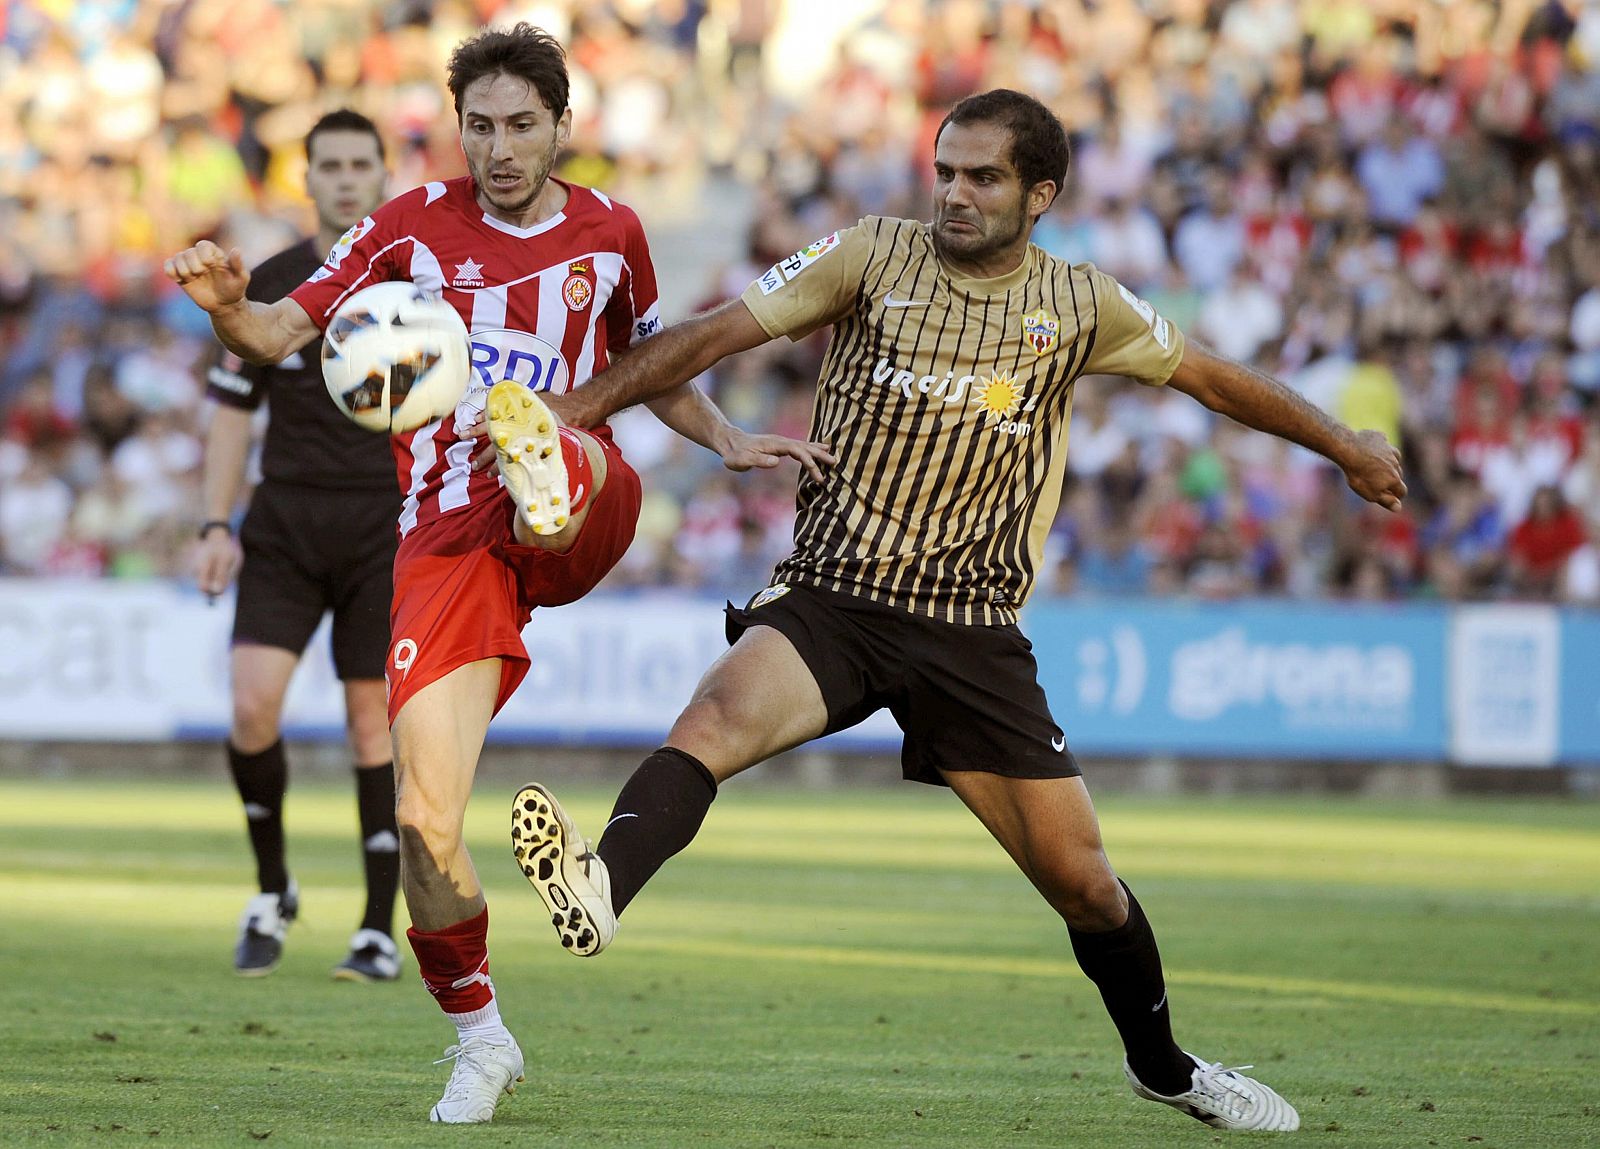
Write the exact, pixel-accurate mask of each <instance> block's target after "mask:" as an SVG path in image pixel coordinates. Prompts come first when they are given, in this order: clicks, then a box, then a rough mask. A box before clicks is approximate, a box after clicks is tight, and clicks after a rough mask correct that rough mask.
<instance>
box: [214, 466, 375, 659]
mask: <svg viewBox="0 0 1600 1149" xmlns="http://www.w3.org/2000/svg"><path fill="white" fill-rule="evenodd" d="M399 512H400V501H399V496H398V495H397V494H396V493H395V492H393V491H335V490H328V489H326V488H322V487H299V486H291V485H289V484H286V483H271V482H267V483H262V484H261V486H260V487H258V488H257V489H256V492H255V495H254V496H253V497H252V498H251V500H250V510H249V513H248V514H246V515H245V517H244V526H243V528H241V530H240V531H239V543H240V545H241V546H242V547H243V548H244V566H243V567H242V568H241V569H240V571H239V596H238V603H237V606H236V608H235V611H234V616H233V641H234V642H235V643H259V644H261V645H263V646H276V647H280V648H282V649H284V650H288V651H292V652H293V653H295V654H297V655H298V654H301V653H302V652H304V650H305V648H306V643H308V642H310V641H311V635H312V634H313V633H314V632H315V631H316V629H317V624H318V623H320V622H321V621H322V616H323V614H324V613H325V612H327V611H330V610H331V611H332V612H333V665H334V669H335V670H336V671H337V672H338V674H339V677H340V678H341V679H344V680H345V681H349V680H350V679H353V678H382V677H383V666H384V662H385V661H386V660H387V658H388V656H389V600H390V598H391V597H392V596H393V593H394V552H395V545H396V542H397V539H396V537H395V519H396V518H397V517H398V515H399Z"/></svg>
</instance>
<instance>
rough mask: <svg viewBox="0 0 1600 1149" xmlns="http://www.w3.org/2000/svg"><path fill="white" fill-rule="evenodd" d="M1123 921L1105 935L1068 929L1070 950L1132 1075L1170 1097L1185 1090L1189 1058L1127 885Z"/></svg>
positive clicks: (1150, 936)
mask: <svg viewBox="0 0 1600 1149" xmlns="http://www.w3.org/2000/svg"><path fill="white" fill-rule="evenodd" d="M1122 888H1123V889H1124V890H1126V891H1127V894H1128V920H1127V921H1125V922H1123V923H1122V924H1121V925H1120V926H1118V927H1117V928H1116V929H1114V930H1108V931H1107V932H1105V933H1083V932H1082V931H1079V930H1075V929H1072V928H1071V927H1068V929H1067V933H1068V934H1069V935H1070V936H1071V938H1072V952H1073V955H1074V956H1075V957H1077V959H1078V964H1079V965H1080V966H1082V967H1083V972H1084V973H1086V974H1088V975H1089V980H1090V981H1092V982H1094V984H1095V986H1096V987H1097V988H1098V989H1099V990H1100V997H1101V999H1102V1000H1103V1001H1104V1002H1105V1003H1106V1012H1107V1013H1109V1014H1110V1015H1111V1020H1112V1022H1113V1024H1115V1025H1116V1027H1117V1032H1118V1033H1120V1034H1121V1035H1122V1044H1123V1047H1124V1048H1125V1049H1126V1050H1127V1052H1128V1065H1129V1067H1130V1068H1132V1070H1133V1072H1134V1075H1135V1076H1136V1077H1138V1079H1139V1080H1140V1081H1142V1082H1143V1083H1144V1084H1145V1085H1146V1086H1147V1087H1149V1088H1150V1089H1153V1090H1155V1091H1156V1092H1157V1093H1164V1094H1166V1095H1168V1096H1171V1095H1172V1094H1175V1093H1182V1092H1184V1091H1185V1090H1187V1089H1188V1088H1189V1078H1190V1073H1191V1071H1192V1070H1193V1069H1194V1062H1193V1061H1192V1060H1191V1059H1190V1058H1189V1057H1188V1056H1187V1055H1186V1054H1185V1053H1184V1052H1183V1050H1181V1049H1179V1048H1178V1043H1177V1042H1176V1041H1174V1040H1173V1039H1172V1015H1171V1012H1170V1010H1169V1009H1168V1007H1167V987H1166V983H1165V981H1164V980H1163V979H1162V976H1161V954H1160V952H1159V951H1158V950H1157V949H1156V935H1155V934H1154V933H1153V932H1152V931H1151V929H1150V921H1149V919H1148V918H1146V917H1145V916H1144V910H1143V908H1142V907H1140V905H1139V902H1138V899H1136V898H1135V897H1134V896H1133V891H1132V890H1129V889H1128V885H1127V883H1126V882H1124V883H1122Z"/></svg>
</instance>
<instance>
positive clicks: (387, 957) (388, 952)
mask: <svg viewBox="0 0 1600 1149" xmlns="http://www.w3.org/2000/svg"><path fill="white" fill-rule="evenodd" d="M399 976H400V947H399V946H397V945H395V944H394V939H393V938H392V937H390V936H389V935H388V934H386V933H384V932H382V931H381V930H369V929H359V930H357V931H356V936H355V937H353V938H351V939H350V952H349V954H348V955H346V957H345V959H344V961H342V962H340V963H339V964H338V965H336V966H334V967H333V980H334V981H393V980H394V979H395V978H397V977H399Z"/></svg>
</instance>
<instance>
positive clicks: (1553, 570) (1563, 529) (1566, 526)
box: [1506, 486, 1587, 600]
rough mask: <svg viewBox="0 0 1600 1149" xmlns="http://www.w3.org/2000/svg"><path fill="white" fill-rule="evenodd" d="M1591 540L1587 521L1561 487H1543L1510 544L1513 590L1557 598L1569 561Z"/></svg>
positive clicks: (1545, 597)
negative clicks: (1563, 495) (1568, 500)
mask: <svg viewBox="0 0 1600 1149" xmlns="http://www.w3.org/2000/svg"><path fill="white" fill-rule="evenodd" d="M1586 541H1587V537H1586V533H1585V531H1584V527H1583V521H1582V520H1581V519H1580V518H1579V516H1578V514H1577V512H1575V511H1574V510H1573V509H1572V508H1571V507H1570V506H1568V505H1567V501H1566V499H1564V498H1563V497H1562V495H1561V489H1560V488H1559V487H1556V486H1542V487H1540V488H1539V489H1538V490H1537V491H1535V492H1534V494H1533V500H1532V502H1531V503H1530V504H1529V507H1528V516H1527V518H1525V519H1523V520H1522V521H1521V522H1520V523H1518V524H1517V525H1516V528H1515V529H1514V530H1512V532H1511V537H1510V539H1509V540H1508V542H1507V545H1506V554H1507V557H1508V565H1509V567H1510V581H1511V590H1512V593H1513V594H1516V595H1517V596H1519V597H1522V598H1536V599H1545V600H1549V599H1554V598H1555V597H1556V595H1557V591H1558V590H1560V589H1561V585H1562V575H1563V573H1564V572H1565V570H1566V565H1567V561H1568V560H1569V559H1571V558H1572V556H1573V555H1574V554H1575V553H1576V552H1577V551H1578V548H1580V547H1582V546H1583V544H1584V543H1585V542H1586Z"/></svg>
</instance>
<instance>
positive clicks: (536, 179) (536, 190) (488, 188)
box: [473, 143, 556, 215]
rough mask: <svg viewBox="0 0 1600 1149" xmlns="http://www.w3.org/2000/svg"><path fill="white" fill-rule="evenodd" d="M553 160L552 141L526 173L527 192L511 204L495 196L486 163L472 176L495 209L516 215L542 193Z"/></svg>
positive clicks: (554, 155)
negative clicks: (533, 166)
mask: <svg viewBox="0 0 1600 1149" xmlns="http://www.w3.org/2000/svg"><path fill="white" fill-rule="evenodd" d="M555 162H556V146H555V144H554V143H552V144H551V145H550V150H549V151H547V152H546V153H545V154H544V155H543V156H542V157H540V162H539V165H538V166H537V167H536V168H534V169H533V170H532V171H530V172H529V173H528V189H529V190H528V194H527V195H525V196H523V197H522V199H520V200H518V201H517V202H516V203H511V204H508V203H502V202H501V201H500V200H499V199H498V198H496V193H495V190H494V185H493V184H491V183H490V182H489V171H490V169H489V167H488V165H485V166H484V169H483V171H481V172H474V173H473V178H474V179H476V180H477V181H478V187H479V189H480V190H481V191H482V192H483V196H484V198H485V199H487V200H488V201H489V202H490V203H491V204H493V205H494V207H495V210H497V211H503V212H505V213H506V214H507V215H518V214H520V213H522V212H525V211H527V210H528V209H529V208H530V207H532V206H533V204H534V201H535V200H537V199H538V198H539V197H540V196H541V195H543V194H544V185H545V184H546V183H547V182H548V181H549V179H550V169H551V168H553V167H554V166H555Z"/></svg>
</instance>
